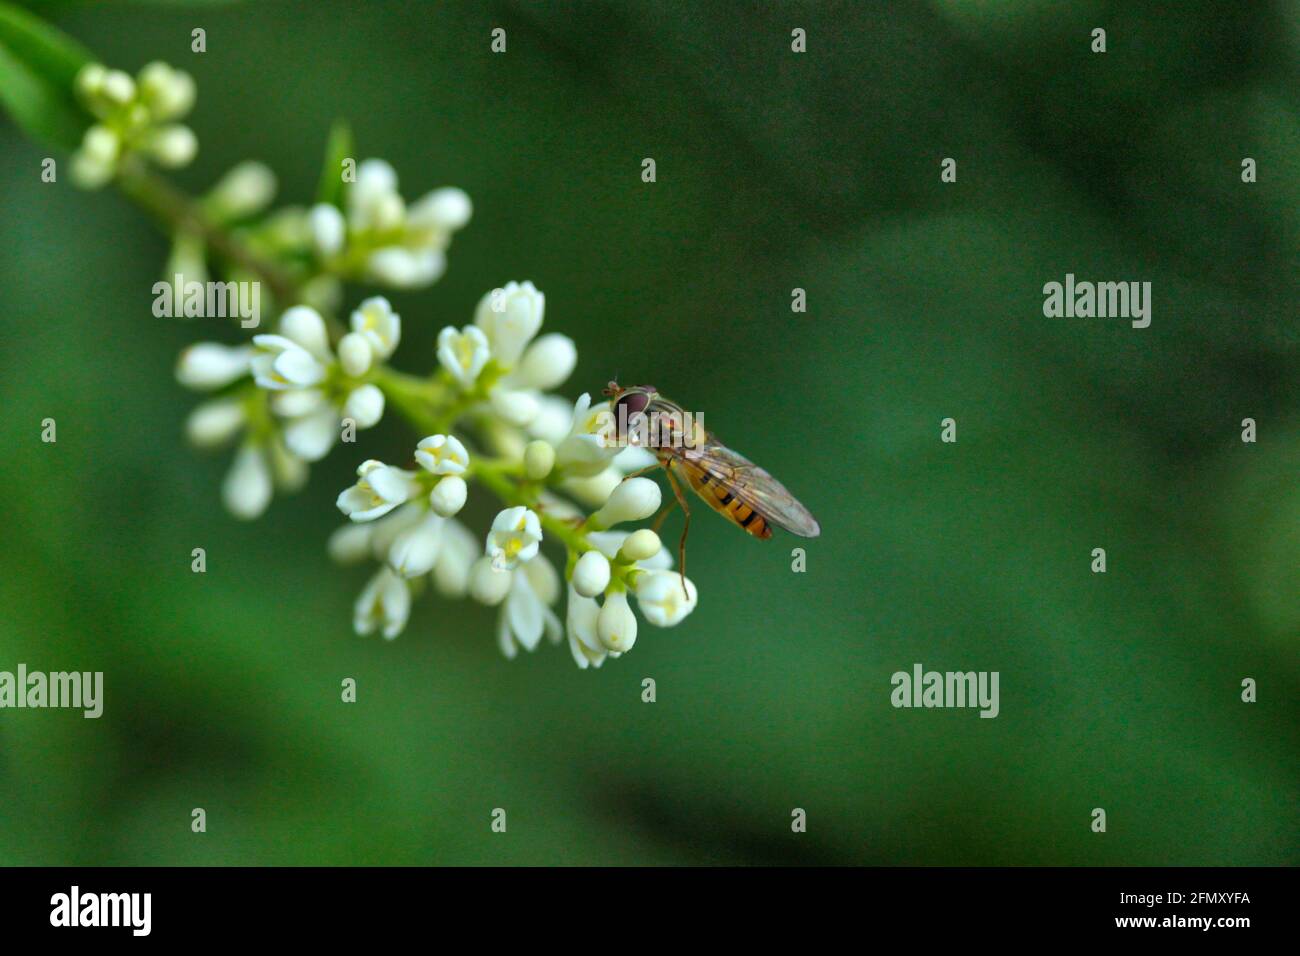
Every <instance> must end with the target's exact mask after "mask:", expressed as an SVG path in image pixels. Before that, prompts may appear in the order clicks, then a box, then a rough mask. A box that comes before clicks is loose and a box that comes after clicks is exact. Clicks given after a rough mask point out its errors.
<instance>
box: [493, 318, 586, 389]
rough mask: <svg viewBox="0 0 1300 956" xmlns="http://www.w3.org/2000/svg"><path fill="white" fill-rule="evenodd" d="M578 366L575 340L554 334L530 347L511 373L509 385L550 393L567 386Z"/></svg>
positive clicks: (540, 339)
mask: <svg viewBox="0 0 1300 956" xmlns="http://www.w3.org/2000/svg"><path fill="white" fill-rule="evenodd" d="M577 364H578V348H577V346H575V345H574V344H573V339H571V338H569V337H568V336H567V335H561V334H560V333H558V332H552V333H550V334H549V335H543V336H542V337H541V338H539V339H537V341H535V342H533V344H532V345H530V346H528V351H526V352H524V357H523V359H522V360H521V361H520V363H519V365H518V366H517V367H516V368H515V369H514V371H513V372H511V373H510V377H509V383H510V386H511V387H512V388H535V389H538V390H540V391H547V390H548V389H552V388H557V387H558V386H560V385H562V384H564V382H565V381H566V380H567V379H568V377H569V376H570V375H572V374H573V369H574V367H575V366H576V365H577Z"/></svg>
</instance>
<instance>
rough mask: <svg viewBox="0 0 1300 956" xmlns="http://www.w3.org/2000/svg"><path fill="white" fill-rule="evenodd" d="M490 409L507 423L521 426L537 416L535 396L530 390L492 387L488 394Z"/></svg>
mask: <svg viewBox="0 0 1300 956" xmlns="http://www.w3.org/2000/svg"><path fill="white" fill-rule="evenodd" d="M488 401H489V403H490V404H491V406H492V411H494V412H496V413H497V415H499V416H500V417H501V419H502V420H503V421H505V422H506V423H507V424H510V425H515V426H517V427H520V428H522V427H523V426H525V425H527V424H528V423H529V422H531V421H532V420H533V419H534V418H536V417H537V412H538V404H537V398H536V397H535V396H534V395H533V394H532V393H530V392H516V391H511V390H509V389H505V388H500V387H498V388H494V389H492V393H491V394H490V395H489V396H488Z"/></svg>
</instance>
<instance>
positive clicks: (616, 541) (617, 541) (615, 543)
mask: <svg viewBox="0 0 1300 956" xmlns="http://www.w3.org/2000/svg"><path fill="white" fill-rule="evenodd" d="M629 537H631V533H630V532H627V531H589V532H587V540H588V541H590V542H591V543H592V544H594V545H595V546H596V548H597V549H598V550H599V551H600V553H601V554H603V555H604V556H605V557H607V558H609V559H610V560H611V561H613V560H614V559H615V558H616V557H618V552H619V551H620V550H622V547H623V542H625V541H626V540H627V539H628V538H629ZM636 566H637V567H638V568H641V569H644V570H646V571H664V570H666V569H668V568H671V567H672V566H673V556H672V555H671V554H669V553H668V549H667V548H664V547H662V546H661V547H660V549H659V553H658V554H656V555H654V556H653V557H651V558H647V559H646V560H644V561H638V562H637V563H636Z"/></svg>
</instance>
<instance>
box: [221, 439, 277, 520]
mask: <svg viewBox="0 0 1300 956" xmlns="http://www.w3.org/2000/svg"><path fill="white" fill-rule="evenodd" d="M221 500H222V501H223V502H224V503H225V506H226V510H227V511H229V512H230V513H231V514H232V515H234V516H235V517H236V518H240V519H242V520H245V521H248V520H251V519H253V518H256V517H257V516H258V515H260V514H261V513H262V512H263V511H265V510H266V506H267V505H269V504H270V503H271V467H270V465H268V464H267V461H266V456H265V455H263V454H262V449H260V448H258V447H257V446H256V445H252V444H248V445H245V446H244V447H243V448H241V449H239V451H238V452H237V453H236V454H235V460H234V462H233V463H232V464H231V466H230V471H228V472H227V473H226V480H225V481H224V482H223V483H222V485H221Z"/></svg>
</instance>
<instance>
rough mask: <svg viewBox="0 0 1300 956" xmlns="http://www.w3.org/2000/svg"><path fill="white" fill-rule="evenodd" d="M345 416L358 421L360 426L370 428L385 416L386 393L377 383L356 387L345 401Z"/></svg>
mask: <svg viewBox="0 0 1300 956" xmlns="http://www.w3.org/2000/svg"><path fill="white" fill-rule="evenodd" d="M343 417H344V418H350V419H352V420H353V421H354V422H356V423H357V427H358V428H370V427H372V426H374V425H376V424H378V423H379V419H381V418H383V417H384V393H383V392H381V391H380V390H379V386H377V385H362V386H360V387H359V388H354V389H353V390H352V392H351V394H349V395H348V400H347V401H346V402H344V403H343Z"/></svg>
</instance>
